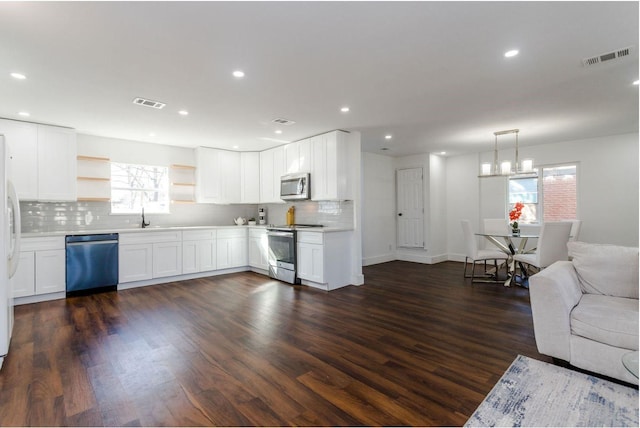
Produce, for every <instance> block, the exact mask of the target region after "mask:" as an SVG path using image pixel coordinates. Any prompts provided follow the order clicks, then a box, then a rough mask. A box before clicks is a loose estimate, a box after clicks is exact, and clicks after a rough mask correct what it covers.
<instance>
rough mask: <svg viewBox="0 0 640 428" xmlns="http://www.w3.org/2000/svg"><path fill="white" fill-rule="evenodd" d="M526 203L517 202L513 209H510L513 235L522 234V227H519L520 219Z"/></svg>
mask: <svg viewBox="0 0 640 428" xmlns="http://www.w3.org/2000/svg"><path fill="white" fill-rule="evenodd" d="M523 208H524V204H523V203H522V202H516V204H515V205H514V206H513V208H512V209H511V211H509V221H510V222H511V223H510V224H511V234H512V235H513V236H520V229H519V228H518V220H520V216H521V215H522V209H523Z"/></svg>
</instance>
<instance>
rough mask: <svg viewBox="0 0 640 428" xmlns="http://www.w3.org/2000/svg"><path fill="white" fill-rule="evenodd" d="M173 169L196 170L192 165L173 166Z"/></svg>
mask: <svg viewBox="0 0 640 428" xmlns="http://www.w3.org/2000/svg"><path fill="white" fill-rule="evenodd" d="M171 168H174V169H196V167H195V166H191V165H180V164H173V165H171Z"/></svg>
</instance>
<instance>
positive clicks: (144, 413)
mask: <svg viewBox="0 0 640 428" xmlns="http://www.w3.org/2000/svg"><path fill="white" fill-rule="evenodd" d="M364 273H365V279H366V284H365V285H363V286H360V287H346V288H343V289H340V290H336V291H332V292H329V293H327V292H322V291H318V290H314V289H311V288H308V287H303V286H295V287H294V286H291V285H288V284H284V283H280V282H277V281H274V280H271V279H269V278H266V277H264V276H261V275H257V274H254V273H248V272H247V273H240V274H232V275H223V276H217V277H212V278H207V279H198V280H191V281H185V282H179V283H171V284H165V285H156V286H150V287H144V288H137V289H132V290H125V291H120V292H109V293H102V294H96V295H91V296H85V297H73V298H68V299H66V300H58V301H52V302H44V303H38V304H32V305H24V306H18V307H16V309H15V328H14V336H13V339H12V341H11V348H10V351H9V355H8V357H7V358H6V361H5V364H4V366H3V368H2V370H1V371H0V424H2V425H4V426H10V425H13V426H16V425H17V426H25V425H29V426H43V425H46V426H60V425H68V426H79V425H81V426H102V425H108V426H123V425H130V426H136V425H143V426H149V425H154V426H158V425H171V426H185V425H188V426H197V425H224V426H239V425H241V426H246V425H260V426H265V425H268V426H282V425H314V426H318V425H321V426H345V425H370V426H372V425H375V426H379V425H386V426H388V425H394V426H397V425H413V426H416V425H419V426H427V425H438V426H441V425H461V424H463V423H464V422H465V421H466V420H467V418H468V417H469V416H470V415H471V414H472V413H473V411H474V410H475V408H476V407H477V406H478V405H479V404H480V402H481V401H482V400H483V399H484V397H485V395H486V394H487V393H488V392H489V391H490V390H491V388H492V387H493V385H494V384H495V383H496V382H497V380H498V379H499V378H500V377H501V376H502V374H503V372H504V371H505V370H506V369H507V367H508V366H509V365H510V364H511V362H512V361H513V359H514V358H515V357H516V356H517V355H518V354H522V355H527V356H529V357H533V358H536V359H540V360H543V361H550V359H549V358H547V357H544V356H541V355H539V354H538V353H537V351H536V347H535V341H534V337H533V325H532V321H531V311H530V307H529V295H528V290H526V289H523V288H505V287H503V286H501V285H491V284H473V285H472V284H471V283H470V282H469V280H466V281H465V280H463V278H462V264H461V263H454V262H445V263H440V264H436V265H422V264H416V263H408V262H391V263H384V264H380V265H376V266H370V267H366V268H364Z"/></svg>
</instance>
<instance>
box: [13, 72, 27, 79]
mask: <svg viewBox="0 0 640 428" xmlns="http://www.w3.org/2000/svg"><path fill="white" fill-rule="evenodd" d="M11 77H13V78H14V79H19V80H24V79H26V78H27V76H25V75H24V74H21V73H11Z"/></svg>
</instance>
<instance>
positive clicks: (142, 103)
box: [133, 98, 166, 110]
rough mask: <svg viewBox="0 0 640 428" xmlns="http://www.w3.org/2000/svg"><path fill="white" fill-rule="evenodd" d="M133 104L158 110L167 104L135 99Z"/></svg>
mask: <svg viewBox="0 0 640 428" xmlns="http://www.w3.org/2000/svg"><path fill="white" fill-rule="evenodd" d="M133 103H134V104H138V105H140V106H145V107H151V108H156V109H158V110H160V109H161V108H163V107H164V106H166V104H165V103H161V102H160V101H153V100H147V99H145V98H134V99H133Z"/></svg>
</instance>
